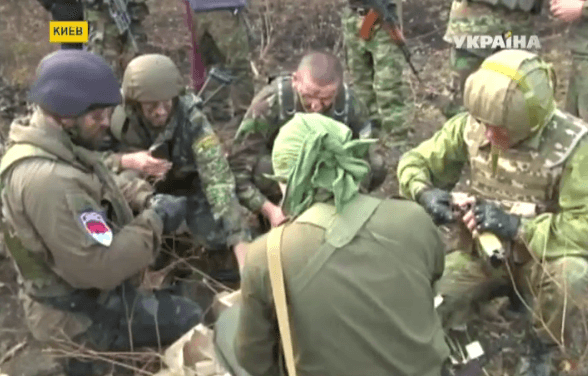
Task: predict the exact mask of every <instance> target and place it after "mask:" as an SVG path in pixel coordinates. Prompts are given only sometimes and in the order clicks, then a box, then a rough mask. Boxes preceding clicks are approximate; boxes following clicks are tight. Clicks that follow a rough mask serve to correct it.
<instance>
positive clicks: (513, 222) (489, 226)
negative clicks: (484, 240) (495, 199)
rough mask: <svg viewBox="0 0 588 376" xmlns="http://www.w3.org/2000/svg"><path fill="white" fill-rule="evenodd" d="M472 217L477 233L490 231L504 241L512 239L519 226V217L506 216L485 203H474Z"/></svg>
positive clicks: (497, 208)
mask: <svg viewBox="0 0 588 376" xmlns="http://www.w3.org/2000/svg"><path fill="white" fill-rule="evenodd" d="M474 217H475V219H476V229H477V230H478V232H484V231H490V232H492V233H494V234H495V235H497V236H498V237H499V238H502V239H504V240H512V239H514V238H515V236H516V235H517V231H518V230H519V225H520V224H521V217H519V216H518V215H512V214H508V213H506V212H505V211H504V210H502V209H501V208H500V207H498V206H497V205H494V204H491V203H488V202H486V201H479V202H476V205H475V206H474Z"/></svg>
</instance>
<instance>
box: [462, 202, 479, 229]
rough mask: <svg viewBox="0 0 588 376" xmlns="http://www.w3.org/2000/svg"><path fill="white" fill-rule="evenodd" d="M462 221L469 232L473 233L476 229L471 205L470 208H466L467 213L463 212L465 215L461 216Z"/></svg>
mask: <svg viewBox="0 0 588 376" xmlns="http://www.w3.org/2000/svg"><path fill="white" fill-rule="evenodd" d="M462 221H463V223H464V224H465V225H466V227H467V228H468V230H470V232H471V233H472V234H473V233H474V231H475V230H476V217H475V215H474V209H473V206H472V209H470V210H468V211H467V213H465V215H464V216H463V218H462Z"/></svg>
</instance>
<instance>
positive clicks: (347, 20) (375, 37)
mask: <svg viewBox="0 0 588 376" xmlns="http://www.w3.org/2000/svg"><path fill="white" fill-rule="evenodd" d="M389 7H390V8H391V9H390V10H391V11H392V12H394V13H395V12H396V6H395V4H394V3H393V2H390V4H389ZM368 10H369V9H367V8H365V6H364V5H363V2H361V1H357V0H349V6H348V7H347V8H345V10H344V12H343V16H342V22H343V36H344V38H345V45H346V51H347V64H348V66H349V70H350V71H351V77H352V80H353V88H354V90H355V92H356V93H357V95H358V96H359V98H361V100H362V101H364V103H365V104H366V105H367V106H368V109H369V113H370V116H371V117H372V119H374V120H377V121H379V122H380V124H381V126H382V128H383V129H386V130H395V131H397V132H400V133H402V132H403V131H404V130H405V129H404V126H405V125H406V123H405V119H406V117H407V115H408V114H409V113H410V112H411V109H412V105H411V100H410V98H409V89H408V85H407V83H406V82H405V81H404V80H403V78H402V77H403V76H402V71H403V70H404V68H405V66H406V62H405V60H404V56H403V55H402V52H401V51H400V49H399V48H398V47H397V46H396V45H395V44H394V43H393V42H392V40H391V39H390V35H389V34H388V33H387V32H386V31H385V30H383V29H381V28H380V25H378V24H376V25H375V26H374V29H373V31H372V36H371V39H370V40H369V41H365V40H363V39H361V38H360V37H359V30H360V28H361V24H362V22H363V18H364V16H365V15H366V14H367V11H368Z"/></svg>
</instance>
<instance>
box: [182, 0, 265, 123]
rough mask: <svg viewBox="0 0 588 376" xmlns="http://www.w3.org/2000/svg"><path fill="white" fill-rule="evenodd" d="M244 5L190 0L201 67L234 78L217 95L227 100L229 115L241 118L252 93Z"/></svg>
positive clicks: (236, 0) (216, 0)
mask: <svg viewBox="0 0 588 376" xmlns="http://www.w3.org/2000/svg"><path fill="white" fill-rule="evenodd" d="M231 5H232V6H231ZM244 5H245V1H243V0H240V1H238V0H235V1H227V0H224V1H218V0H215V1H211V0H190V6H191V7H192V9H193V11H194V18H193V19H194V25H193V27H194V28H195V31H196V35H197V36H198V38H199V43H198V44H199V48H200V54H201V56H202V59H203V62H204V65H205V66H206V67H207V68H210V67H213V66H220V67H222V68H225V69H228V70H230V71H231V73H232V75H234V76H235V77H236V81H235V82H234V83H233V84H231V86H230V87H229V88H228V89H227V92H226V93H224V94H223V93H222V91H223V90H221V93H220V96H221V97H225V98H228V99H229V101H230V102H229V105H230V111H231V112H232V114H231V115H232V116H242V115H243V114H244V113H245V111H247V107H248V106H249V104H250V103H251V99H252V98H253V92H254V84H253V72H252V70H251V64H250V63H249V61H250V45H249V38H248V32H247V28H246V25H245V19H244V14H243V12H244V9H243V8H242V7H243V6H244ZM211 89H212V86H211Z"/></svg>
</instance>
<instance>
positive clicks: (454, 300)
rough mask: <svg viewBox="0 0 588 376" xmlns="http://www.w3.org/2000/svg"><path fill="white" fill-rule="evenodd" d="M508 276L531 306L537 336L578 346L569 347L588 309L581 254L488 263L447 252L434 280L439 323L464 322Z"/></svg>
mask: <svg viewBox="0 0 588 376" xmlns="http://www.w3.org/2000/svg"><path fill="white" fill-rule="evenodd" d="M512 281H515V285H514V288H515V289H516V291H518V292H519V293H520V295H521V296H522V298H523V300H524V304H526V305H527V306H528V307H529V308H530V309H531V310H530V313H531V323H532V325H533V327H534V329H535V331H536V332H537V334H538V335H539V338H541V339H543V340H545V341H549V342H559V343H564V344H567V345H571V346H572V348H576V349H579V350H583V349H584V347H583V346H582V345H580V344H578V345H575V346H574V344H577V343H578V342H580V341H585V339H578V337H582V336H579V334H581V333H577V332H578V329H579V327H578V325H579V324H583V323H584V322H585V321H586V318H585V317H584V312H587V311H586V308H588V260H586V259H585V258H581V257H562V258H558V259H554V260H550V261H543V262H539V261H538V260H535V259H531V260H530V261H527V262H525V263H523V264H514V263H509V266H508V267H507V265H506V264H503V265H502V266H501V267H498V268H493V267H492V266H490V265H489V263H488V262H487V261H486V260H482V259H481V258H479V257H476V256H472V255H471V254H469V253H465V252H461V251H454V252H452V253H449V254H448V255H447V256H446V258H445V271H444V274H443V276H442V278H441V279H440V280H439V281H438V283H437V285H436V289H437V293H438V294H441V295H442V296H443V303H442V304H441V305H440V306H439V307H438V312H439V314H440V316H441V319H442V322H443V325H444V327H446V328H451V327H452V326H455V325H458V324H463V323H466V322H467V321H468V320H469V319H470V318H471V317H472V316H473V315H474V314H475V311H476V310H477V309H478V308H479V307H480V305H481V304H483V303H484V302H486V301H488V300H489V299H491V298H492V297H494V296H496V295H497V291H499V290H500V289H503V288H504V287H505V286H509V287H511V286H512ZM582 320H583V321H582ZM581 326H582V328H583V327H584V325H581ZM586 334H587V333H583V337H582V338H586ZM584 345H585V344H584Z"/></svg>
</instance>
